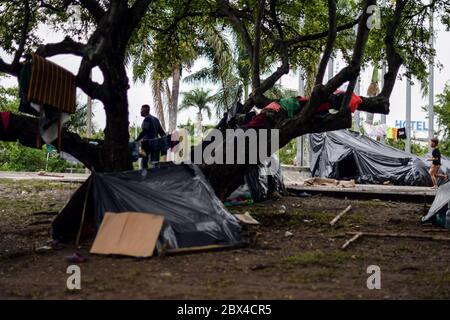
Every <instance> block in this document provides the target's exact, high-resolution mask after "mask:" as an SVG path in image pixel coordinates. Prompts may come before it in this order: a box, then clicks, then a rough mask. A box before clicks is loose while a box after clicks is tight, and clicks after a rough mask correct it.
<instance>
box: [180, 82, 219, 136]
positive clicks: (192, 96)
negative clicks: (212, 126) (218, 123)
mask: <svg viewBox="0 0 450 320" xmlns="http://www.w3.org/2000/svg"><path fill="white" fill-rule="evenodd" d="M210 92H211V91H210V90H204V89H193V90H191V91H189V92H183V101H182V102H181V105H180V106H179V108H178V110H179V111H181V110H186V109H189V108H192V107H194V108H196V109H197V123H196V130H195V135H196V136H201V134H202V121H203V112H204V111H205V112H206V115H207V116H208V118H211V106H210V105H211V103H213V102H214V95H211V94H210Z"/></svg>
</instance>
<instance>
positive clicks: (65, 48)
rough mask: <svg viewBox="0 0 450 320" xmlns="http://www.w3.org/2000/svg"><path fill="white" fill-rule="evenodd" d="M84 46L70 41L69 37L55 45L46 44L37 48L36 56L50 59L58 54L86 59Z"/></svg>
mask: <svg viewBox="0 0 450 320" xmlns="http://www.w3.org/2000/svg"><path fill="white" fill-rule="evenodd" d="M85 49H86V45H85V44H83V43H80V42H76V41H74V40H72V39H71V38H70V37H69V36H67V37H65V38H64V40H63V41H61V42H57V43H48V44H44V45H41V46H39V47H38V48H37V50H36V54H37V55H40V56H41V57H45V58H47V57H52V56H56V55H59V54H73V55H76V56H79V57H87V54H86V50H85Z"/></svg>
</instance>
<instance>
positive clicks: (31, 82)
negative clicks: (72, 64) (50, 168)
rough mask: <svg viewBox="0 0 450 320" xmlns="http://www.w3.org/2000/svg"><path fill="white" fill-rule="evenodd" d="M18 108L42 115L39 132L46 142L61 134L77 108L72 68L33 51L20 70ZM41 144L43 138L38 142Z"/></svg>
mask: <svg viewBox="0 0 450 320" xmlns="http://www.w3.org/2000/svg"><path fill="white" fill-rule="evenodd" d="M19 95H20V98H21V102H20V106H19V111H21V112H24V113H28V114H31V115H34V116H38V117H39V134H38V137H41V138H42V139H43V140H44V142H45V143H47V144H48V143H51V142H53V141H54V140H55V139H56V138H58V148H59V150H61V136H60V133H61V128H62V126H63V125H64V123H65V122H66V121H67V120H68V119H69V114H71V113H74V112H75V108H76V78H75V76H74V75H73V74H72V73H70V72H69V71H67V70H65V69H64V68H62V67H60V66H58V65H57V64H55V63H53V62H50V61H48V60H46V59H44V58H43V57H40V56H38V55H36V54H32V55H31V58H30V59H28V60H27V61H26V62H25V64H24V65H23V66H22V68H21V70H20V73H19ZM36 144H37V146H38V147H40V139H38V141H37V142H36Z"/></svg>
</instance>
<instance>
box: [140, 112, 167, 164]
mask: <svg viewBox="0 0 450 320" xmlns="http://www.w3.org/2000/svg"><path fill="white" fill-rule="evenodd" d="M141 116H142V117H144V121H142V131H141V133H140V134H139V136H138V137H137V138H136V140H135V141H136V142H137V141H139V140H143V141H142V149H144V152H145V157H143V159H142V167H143V168H144V169H147V168H148V161H149V159H150V161H151V162H152V163H156V162H159V158H160V154H161V152H160V150H159V147H158V143H149V140H152V139H157V138H158V135H159V136H161V137H162V136H165V135H166V133H165V131H164V130H163V128H162V126H161V122H160V121H159V119H158V118H156V117H154V116H152V115H151V114H150V106H149V105H148V104H144V105H143V106H142V107H141Z"/></svg>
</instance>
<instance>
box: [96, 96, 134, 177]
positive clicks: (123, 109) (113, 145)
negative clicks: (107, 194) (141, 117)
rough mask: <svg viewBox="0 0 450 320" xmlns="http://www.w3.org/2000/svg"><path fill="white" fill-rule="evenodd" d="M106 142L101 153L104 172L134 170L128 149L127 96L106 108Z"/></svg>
mask: <svg viewBox="0 0 450 320" xmlns="http://www.w3.org/2000/svg"><path fill="white" fill-rule="evenodd" d="M105 109H106V110H107V111H106V127H105V142H104V144H103V147H102V151H101V161H102V171H124V170H130V169H132V163H131V159H130V150H129V148H128V142H129V139H130V136H129V131H128V127H129V122H128V102H127V99H126V93H125V96H122V97H121V99H120V100H118V101H117V102H115V103H113V104H112V105H110V106H107V107H106V108H105Z"/></svg>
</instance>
